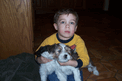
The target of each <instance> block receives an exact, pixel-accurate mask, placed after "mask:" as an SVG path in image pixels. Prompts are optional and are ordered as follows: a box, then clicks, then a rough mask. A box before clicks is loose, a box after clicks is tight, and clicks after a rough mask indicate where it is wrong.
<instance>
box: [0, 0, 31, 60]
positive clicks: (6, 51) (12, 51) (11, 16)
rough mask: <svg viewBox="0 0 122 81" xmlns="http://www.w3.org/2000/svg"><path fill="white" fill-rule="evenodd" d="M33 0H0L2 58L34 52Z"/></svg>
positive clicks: (0, 48) (0, 57)
mask: <svg viewBox="0 0 122 81" xmlns="http://www.w3.org/2000/svg"><path fill="white" fill-rule="evenodd" d="M31 9H32V8H31V0H0V59H5V58H7V57H9V56H12V55H17V54H20V53H23V52H27V53H33V28H32V10H31Z"/></svg>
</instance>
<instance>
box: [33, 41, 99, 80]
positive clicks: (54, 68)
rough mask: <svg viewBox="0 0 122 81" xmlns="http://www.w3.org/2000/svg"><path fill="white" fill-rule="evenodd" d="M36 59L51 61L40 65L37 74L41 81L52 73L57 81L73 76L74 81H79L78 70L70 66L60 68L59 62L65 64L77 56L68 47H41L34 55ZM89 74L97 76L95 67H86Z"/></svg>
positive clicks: (90, 65)
mask: <svg viewBox="0 0 122 81" xmlns="http://www.w3.org/2000/svg"><path fill="white" fill-rule="evenodd" d="M35 54H36V55H37V56H38V57H40V56H43V57H45V58H48V59H52V61H51V62H48V63H45V64H41V65H40V68H39V73H40V77H41V81H46V80H47V76H48V75H49V74H51V73H53V72H55V74H56V75H57V77H58V79H59V81H67V75H71V74H74V79H75V81H81V77H80V70H79V68H75V67H72V66H60V65H59V63H58V61H59V62H67V61H68V60H70V59H73V60H77V58H78V54H77V53H76V52H74V50H73V49H71V48H70V47H69V46H67V45H65V44H62V43H59V44H54V45H46V46H44V47H41V48H40V49H39V50H38V51H37V52H36V53H35ZM87 68H88V70H89V72H92V71H93V73H94V74H95V75H99V72H98V71H97V69H96V67H95V66H93V65H92V64H91V62H90V64H89V65H88V66H87Z"/></svg>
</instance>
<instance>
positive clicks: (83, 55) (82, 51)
mask: <svg viewBox="0 0 122 81" xmlns="http://www.w3.org/2000/svg"><path fill="white" fill-rule="evenodd" d="M76 51H77V53H78V55H79V58H78V60H77V62H78V66H77V67H79V68H80V67H86V66H87V65H88V64H89V55H88V52H87V49H86V46H85V43H84V41H83V40H82V39H81V40H80V39H79V40H78V43H77V44H76Z"/></svg>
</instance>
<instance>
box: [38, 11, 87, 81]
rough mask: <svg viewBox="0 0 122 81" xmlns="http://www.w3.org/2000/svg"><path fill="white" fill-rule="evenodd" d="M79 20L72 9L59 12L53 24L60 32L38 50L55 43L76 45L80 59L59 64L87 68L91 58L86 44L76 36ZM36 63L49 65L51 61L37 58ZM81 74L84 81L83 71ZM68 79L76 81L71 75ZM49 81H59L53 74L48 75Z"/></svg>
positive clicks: (45, 41)
mask: <svg viewBox="0 0 122 81" xmlns="http://www.w3.org/2000/svg"><path fill="white" fill-rule="evenodd" d="M78 19H79V17H78V14H77V13H76V12H75V11H74V10H72V9H62V10H59V11H58V12H57V13H56V14H55V15H54V24H53V25H54V28H55V30H57V31H58V32H57V33H54V34H53V35H51V36H50V37H48V38H46V39H45V40H44V41H43V42H42V44H41V45H40V46H39V47H38V49H39V48H40V47H41V46H45V45H52V44H55V43H64V44H65V45H69V46H73V45H75V46H76V52H77V53H78V55H79V59H77V60H69V61H68V62H66V63H59V64H60V65H62V66H67V65H69V66H73V67H79V68H80V67H85V66H87V65H88V64H89V56H88V53H87V49H86V47H85V43H84V41H83V40H82V38H81V37H80V36H79V35H77V34H75V32H76V30H77V24H78ZM38 49H37V50H38ZM37 50H36V51H37ZM36 61H37V62H38V63H47V62H50V61H51V60H50V59H46V58H44V57H42V56H41V57H38V58H36ZM80 73H81V78H82V81H83V76H82V71H81V72H80ZM67 77H68V81H74V77H73V75H69V76H67ZM48 81H59V80H58V79H57V77H56V74H55V73H52V74H50V75H48Z"/></svg>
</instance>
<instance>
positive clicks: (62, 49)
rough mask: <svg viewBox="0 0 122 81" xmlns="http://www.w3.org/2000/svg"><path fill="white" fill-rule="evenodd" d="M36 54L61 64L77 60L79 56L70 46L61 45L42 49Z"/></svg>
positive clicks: (47, 46)
mask: <svg viewBox="0 0 122 81" xmlns="http://www.w3.org/2000/svg"><path fill="white" fill-rule="evenodd" d="M35 54H37V56H38V57H39V56H41V55H42V56H44V57H46V58H48V59H56V60H58V61H59V62H67V61H68V60H70V59H74V60H77V58H78V55H77V53H76V52H74V50H73V49H71V48H70V47H69V46H67V45H65V44H63V43H59V44H53V45H46V46H44V47H41V48H40V49H39V50H38V51H37V52H36V53H35Z"/></svg>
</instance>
